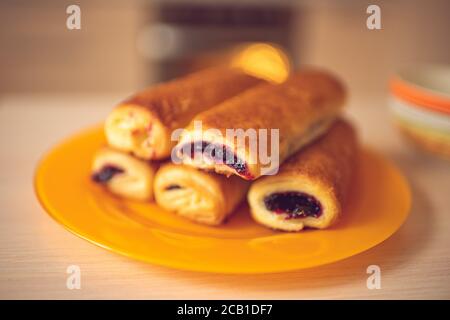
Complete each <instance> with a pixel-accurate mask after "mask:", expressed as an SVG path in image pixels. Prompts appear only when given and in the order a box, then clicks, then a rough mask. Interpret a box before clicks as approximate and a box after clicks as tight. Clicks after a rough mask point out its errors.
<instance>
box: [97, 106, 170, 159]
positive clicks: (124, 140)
mask: <svg viewBox="0 0 450 320" xmlns="http://www.w3.org/2000/svg"><path fill="white" fill-rule="evenodd" d="M105 136H106V140H107V142H108V144H109V145H110V146H111V147H114V148H116V149H118V150H121V151H125V152H130V153H132V154H134V155H135V156H137V157H139V158H142V159H146V160H149V159H163V158H166V157H168V156H169V155H170V150H171V148H172V143H171V142H170V137H169V134H168V133H167V132H166V129H165V128H164V126H163V125H162V124H161V122H160V121H159V119H158V118H157V117H156V116H155V115H153V114H152V113H151V112H150V111H149V110H147V109H145V108H143V107H140V106H137V105H132V104H131V105H121V106H120V107H118V108H116V109H114V110H113V111H112V112H111V113H110V114H109V116H108V117H107V119H106V122H105Z"/></svg>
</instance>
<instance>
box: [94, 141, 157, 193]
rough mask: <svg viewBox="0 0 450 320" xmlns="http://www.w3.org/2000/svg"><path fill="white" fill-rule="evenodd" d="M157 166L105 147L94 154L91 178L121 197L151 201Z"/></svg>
mask: <svg viewBox="0 0 450 320" xmlns="http://www.w3.org/2000/svg"><path fill="white" fill-rule="evenodd" d="M156 168H157V165H156V164H150V163H149V162H147V161H143V160H140V159H137V158H135V157H133V156H132V155H130V154H127V153H123V152H120V151H117V150H114V149H112V148H109V147H104V148H102V149H100V150H99V151H98V152H97V153H96V154H95V156H94V159H93V161H92V169H91V172H92V175H91V178H92V180H93V181H94V182H96V183H97V184H99V185H102V186H104V187H105V188H106V189H107V190H109V191H110V192H112V193H114V194H116V195H119V196H121V197H124V198H128V199H136V200H142V201H150V200H152V199H153V178H154V175H155V171H156Z"/></svg>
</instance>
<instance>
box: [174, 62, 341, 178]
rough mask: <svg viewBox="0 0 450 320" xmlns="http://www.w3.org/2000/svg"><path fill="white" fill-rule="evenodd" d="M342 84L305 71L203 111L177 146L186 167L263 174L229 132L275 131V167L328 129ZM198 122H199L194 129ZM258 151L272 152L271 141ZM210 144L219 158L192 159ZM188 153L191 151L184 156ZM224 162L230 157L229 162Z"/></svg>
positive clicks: (255, 157) (251, 154) (251, 153)
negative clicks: (276, 158)
mask: <svg viewBox="0 0 450 320" xmlns="http://www.w3.org/2000/svg"><path fill="white" fill-rule="evenodd" d="M344 101H345V90H344V87H343V85H342V84H341V83H340V81H338V80H337V79H336V78H334V77H333V76H331V75H329V74H328V73H326V72H323V71H320V70H315V69H305V70H302V71H298V72H296V73H295V74H293V75H292V76H291V77H290V78H289V79H288V80H287V81H285V82H284V83H281V84H278V85H274V84H265V85H260V86H257V87H255V88H251V89H249V90H247V91H245V92H243V93H242V94H240V95H237V96H235V97H233V98H231V99H228V100H227V101H225V102H223V103H221V104H219V105H218V106H215V107H213V108H211V109H209V110H207V111H204V112H202V113H200V114H198V115H197V116H195V117H194V119H193V120H192V121H191V123H190V125H189V126H188V127H187V129H186V130H185V132H184V133H183V134H182V136H181V139H180V142H179V143H178V145H177V153H178V156H179V157H180V158H181V160H182V162H183V163H184V164H187V165H190V166H194V167H197V168H202V169H207V170H214V171H215V172H217V173H220V174H225V175H231V174H234V175H238V176H240V177H242V178H244V179H247V180H254V179H256V178H258V177H259V176H261V175H262V174H263V173H264V172H263V168H264V164H263V163H262V162H261V159H260V157H258V154H257V152H255V151H254V150H252V149H251V148H250V144H249V143H246V144H244V145H242V144H239V143H237V140H236V139H230V138H229V137H228V136H227V134H226V132H227V129H230V128H231V129H242V130H243V131H245V130H248V129H254V130H260V129H266V130H267V132H268V133H269V132H270V130H271V129H278V130H279V144H278V154H279V157H278V164H281V163H282V162H283V161H284V160H285V159H287V158H288V157H289V156H290V155H292V154H294V153H295V152H296V151H297V150H299V149H301V148H302V147H303V146H305V145H306V144H308V143H309V142H310V141H312V140H314V139H315V138H317V137H318V136H320V135H321V134H323V133H324V132H326V131H327V130H328V128H329V127H330V126H331V124H332V123H333V121H334V120H335V119H336V117H337V115H338V113H339V112H340V110H341V108H342V107H343V105H344ZM196 123H201V129H198V127H197V126H196ZM257 139H258V141H257V144H258V147H257V150H260V148H263V147H265V148H267V149H268V150H267V154H269V155H270V154H273V153H272V152H276V150H272V144H271V143H270V141H271V140H270V139H271V138H270V137H269V138H268V139H267V141H268V142H269V143H267V144H266V145H263V143H262V141H260V140H259V136H258V137H257ZM209 146H213V147H214V149H216V150H219V152H217V151H216V152H215V154H216V155H217V153H220V155H221V156H223V158H222V159H218V158H215V157H195V153H196V152H197V153H202V152H203V151H204V150H205V148H208V147H209ZM186 150H190V152H186ZM226 156H228V157H227V158H226ZM225 158H226V159H234V160H235V161H234V162H233V161H232V162H233V163H231V164H230V161H228V160H227V161H224V160H225ZM277 168H278V167H277Z"/></svg>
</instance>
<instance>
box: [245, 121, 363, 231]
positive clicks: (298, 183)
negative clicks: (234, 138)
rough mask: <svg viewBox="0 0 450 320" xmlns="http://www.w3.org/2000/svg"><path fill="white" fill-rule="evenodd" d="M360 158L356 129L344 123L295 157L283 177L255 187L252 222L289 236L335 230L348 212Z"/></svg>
mask: <svg viewBox="0 0 450 320" xmlns="http://www.w3.org/2000/svg"><path fill="white" fill-rule="evenodd" d="M357 153H358V151H357V141H356V134H355V131H354V129H353V128H352V126H351V125H350V124H349V123H348V122H346V121H344V120H338V121H337V122H336V123H335V124H334V125H333V126H332V127H331V129H330V131H329V132H328V133H326V134H325V135H324V136H322V137H321V138H319V139H318V140H317V141H315V142H313V143H312V144H310V145H309V146H307V147H306V148H305V149H303V150H301V151H299V152H297V153H296V154H294V155H293V156H292V157H291V158H289V159H288V160H287V161H286V162H285V163H284V164H283V165H282V166H281V168H280V172H279V173H278V174H277V175H275V176H265V177H262V178H261V179H258V180H257V181H255V182H254V183H253V184H252V186H251V188H250V191H249V193H248V196H247V198H248V202H249V204H250V209H251V214H252V217H253V218H254V219H255V220H256V221H257V222H259V223H261V224H263V225H265V226H267V227H270V228H273V229H278V230H284V231H299V230H302V229H303V228H304V227H311V228H318V229H324V228H327V227H329V226H331V225H332V224H333V223H334V222H335V221H336V220H337V218H338V217H339V216H340V215H341V213H342V208H343V205H344V201H345V198H346V197H347V193H348V190H349V186H350V183H351V176H352V171H353V170H354V166H355V165H356V158H357Z"/></svg>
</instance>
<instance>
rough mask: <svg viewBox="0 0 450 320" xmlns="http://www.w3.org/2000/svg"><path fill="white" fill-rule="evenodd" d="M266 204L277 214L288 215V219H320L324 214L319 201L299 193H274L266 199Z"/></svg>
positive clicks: (268, 208)
mask: <svg viewBox="0 0 450 320" xmlns="http://www.w3.org/2000/svg"><path fill="white" fill-rule="evenodd" d="M264 204H265V205H266V208H267V210H270V211H272V212H273V213H275V214H286V215H287V217H286V219H297V218H306V217H313V218H318V217H320V215H321V214H322V207H321V205H320V202H319V201H317V200H316V199H315V198H314V197H312V196H310V195H307V194H306V193H302V192H297V191H289V192H279V193H272V194H271V195H269V196H267V197H265V198H264Z"/></svg>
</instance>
